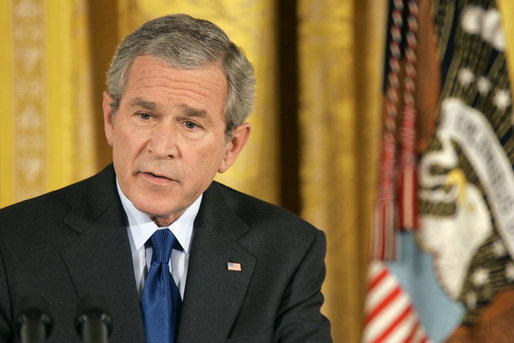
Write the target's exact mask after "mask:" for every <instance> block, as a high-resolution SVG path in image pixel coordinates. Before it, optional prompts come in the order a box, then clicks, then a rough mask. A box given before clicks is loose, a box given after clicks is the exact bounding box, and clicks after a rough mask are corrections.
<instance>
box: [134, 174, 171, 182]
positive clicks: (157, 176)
mask: <svg viewBox="0 0 514 343" xmlns="http://www.w3.org/2000/svg"><path fill="white" fill-rule="evenodd" d="M141 174H142V175H143V176H144V177H145V179H146V180H148V181H150V182H153V183H170V182H173V181H175V180H173V179H172V178H169V177H167V176H164V175H160V174H157V173H152V172H141Z"/></svg>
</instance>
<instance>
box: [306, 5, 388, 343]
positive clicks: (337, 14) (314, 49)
mask: <svg viewBox="0 0 514 343" xmlns="http://www.w3.org/2000/svg"><path fill="white" fill-rule="evenodd" d="M385 12H386V10H385V1H380V2H376V1H341V2H338V3H337V6H334V2H333V1H316V0H302V1H300V6H299V21H300V23H299V32H300V34H299V46H300V48H299V51H300V57H299V59H300V113H299V118H300V132H301V142H303V143H302V145H301V155H300V156H301V159H300V160H301V162H300V168H301V174H300V175H301V185H300V188H301V194H302V206H303V207H302V208H303V210H302V216H303V217H304V218H306V219H307V220H308V221H310V222H312V223H313V224H314V225H316V226H318V227H319V228H321V229H323V230H325V232H326V234H327V242H328V251H327V258H326V264H327V271H328V272H327V278H326V281H325V284H324V294H325V296H326V303H325V307H324V311H325V313H326V314H327V315H328V317H329V318H330V319H331V321H332V335H333V338H334V341H335V342H358V341H359V340H360V336H361V327H362V308H363V299H364V292H365V289H364V282H365V271H366V268H367V261H368V240H367V237H368V230H369V226H370V223H371V209H372V203H373V198H374V194H375V188H376V177H377V173H376V167H377V166H376V163H377V158H378V145H379V140H378V137H379V133H380V127H381V126H380V125H381V119H380V118H381V116H380V108H381V81H382V79H381V70H382V61H383V59H382V51H383V46H384V38H385V37H384V32H383V30H384V29H383V28H384V27H385Z"/></svg>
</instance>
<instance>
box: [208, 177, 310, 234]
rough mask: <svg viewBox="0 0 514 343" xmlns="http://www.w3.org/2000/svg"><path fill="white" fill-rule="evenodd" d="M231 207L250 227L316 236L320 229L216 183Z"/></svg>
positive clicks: (266, 203) (288, 212)
mask: <svg viewBox="0 0 514 343" xmlns="http://www.w3.org/2000/svg"><path fill="white" fill-rule="evenodd" d="M214 187H215V188H217V189H218V191H219V192H221V194H222V196H223V198H224V199H225V201H226V202H227V204H228V206H229V207H230V209H231V210H232V211H233V212H234V213H235V214H236V215H237V216H238V217H239V218H240V219H241V220H242V221H243V222H245V223H246V224H247V225H249V226H250V227H254V228H255V227H262V228H271V229H273V231H275V232H277V231H280V232H282V233H284V234H286V235H288V234H294V235H300V236H302V237H299V238H306V237H305V236H310V237H312V236H314V235H315V234H319V233H320V230H318V229H317V228H315V227H314V226H313V225H312V224H310V223H308V222H307V221H305V220H304V219H302V218H300V217H299V216H297V215H295V214H294V213H292V212H290V211H288V210H286V209H284V208H282V207H279V206H277V205H274V204H271V203H269V202H266V201H264V200H261V199H258V198H255V197H253V196H251V195H248V194H245V193H242V192H239V191H237V190H235V189H233V188H230V187H228V186H225V185H223V184H220V183H217V182H215V183H214Z"/></svg>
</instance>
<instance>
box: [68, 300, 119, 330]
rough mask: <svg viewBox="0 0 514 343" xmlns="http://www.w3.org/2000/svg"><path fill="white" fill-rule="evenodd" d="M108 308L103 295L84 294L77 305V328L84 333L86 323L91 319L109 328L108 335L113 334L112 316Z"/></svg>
mask: <svg viewBox="0 0 514 343" xmlns="http://www.w3.org/2000/svg"><path fill="white" fill-rule="evenodd" d="M106 308H107V301H106V299H105V297H103V296H101V295H90V294H87V295H84V296H83V297H81V298H80V300H79V303H78V305H77V313H76V316H75V330H76V331H77V333H78V334H79V336H81V335H82V329H83V327H84V324H85V323H87V322H90V321H95V320H96V321H100V322H102V323H103V324H105V327H106V328H107V335H108V336H109V335H110V334H111V330H112V317H111V315H110V314H109V311H108V310H107V309H106Z"/></svg>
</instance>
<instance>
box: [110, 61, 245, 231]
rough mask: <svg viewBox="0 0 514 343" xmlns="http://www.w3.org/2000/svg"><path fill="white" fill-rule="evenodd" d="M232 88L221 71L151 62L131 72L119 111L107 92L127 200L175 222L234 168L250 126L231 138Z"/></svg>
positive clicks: (119, 174) (117, 165)
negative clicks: (228, 103)
mask: <svg viewBox="0 0 514 343" xmlns="http://www.w3.org/2000/svg"><path fill="white" fill-rule="evenodd" d="M226 92H227V84H226V78H225V75H224V73H223V71H222V69H221V67H220V66H219V65H209V66H205V67H200V68H195V69H179V68H172V67H169V66H167V65H166V64H164V63H163V62H161V61H160V60H159V59H156V58H154V57H151V56H139V57H137V58H136V59H135V60H134V62H133V64H132V65H131V67H130V69H129V73H128V77H127V84H126V87H125V93H124V94H123V96H122V99H121V102H120V106H119V110H118V112H117V113H116V114H115V115H114V117H112V111H111V109H110V103H111V102H112V98H111V97H110V96H109V95H108V94H107V93H104V124H105V133H106V137H107V141H108V143H109V145H111V146H112V148H113V163H114V169H115V171H116V175H117V178H118V181H119V184H120V187H121V190H122V191H123V194H125V195H126V196H127V198H129V199H130V201H131V202H132V203H133V204H134V206H135V207H136V208H137V209H139V210H140V211H142V212H144V213H146V214H148V215H149V216H151V217H161V218H167V219H169V220H168V222H172V221H173V220H175V219H176V218H177V217H179V216H180V215H181V214H182V213H183V211H184V210H185V209H186V208H187V207H188V206H189V205H191V204H192V203H193V202H194V201H195V200H196V198H198V196H200V194H201V193H203V192H204V191H205V190H206V189H207V187H208V186H209V184H210V183H211V181H212V179H213V178H214V177H215V175H216V173H217V172H224V171H225V170H227V169H228V168H229V167H230V165H231V164H232V163H233V162H234V161H235V158H236V157H237V154H238V153H239V151H240V150H241V149H242V147H243V146H244V144H245V143H246V139H247V138H248V134H249V131H250V127H249V124H242V125H240V126H239V127H237V128H236V129H235V130H234V133H233V135H232V138H231V139H230V140H229V141H228V142H227V141H226V138H225V119H224V117H223V105H224V101H225V98H226Z"/></svg>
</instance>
